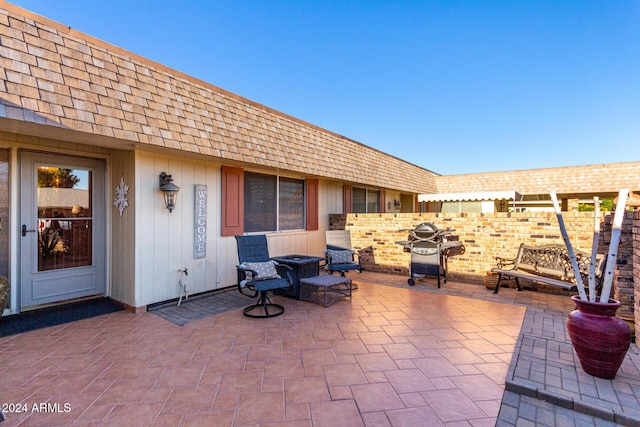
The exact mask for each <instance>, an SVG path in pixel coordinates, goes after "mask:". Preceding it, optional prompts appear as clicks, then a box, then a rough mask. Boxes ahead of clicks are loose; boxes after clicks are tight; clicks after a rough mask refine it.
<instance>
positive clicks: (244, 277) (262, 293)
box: [236, 234, 292, 317]
mask: <svg viewBox="0 0 640 427" xmlns="http://www.w3.org/2000/svg"><path fill="white" fill-rule="evenodd" d="M236 242H237V243H238V260H239V261H240V265H238V266H237V269H238V290H239V291H240V293H241V294H243V295H246V296H248V297H251V298H258V301H257V302H256V303H255V304H253V305H250V306H248V307H246V308H245V309H244V315H245V316H249V317H275V316H279V315H281V314H282V313H284V307H283V306H282V305H280V304H274V303H272V302H271V300H270V299H269V295H268V294H269V292H271V291H273V290H275V289H286V288H288V287H289V286H291V282H292V280H291V270H292V268H291V267H289V266H288V265H284V264H278V263H277V262H275V261H273V260H271V259H270V258H269V248H268V246H267V236H265V235H264V234H261V235H255V236H253V235H252V236H236Z"/></svg>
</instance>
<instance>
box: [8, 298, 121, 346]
mask: <svg viewBox="0 0 640 427" xmlns="http://www.w3.org/2000/svg"><path fill="white" fill-rule="evenodd" d="M121 310H124V308H122V307H121V306H120V305H119V304H117V303H116V302H115V301H113V300H112V299H111V298H99V299H93V300H88V301H81V302H75V303H71V304H65V305H60V306H56V307H47V308H42V309H39V310H33V311H27V312H24V313H20V314H15V315H13V316H5V317H2V318H0V337H8V336H10V335H15V334H20V333H23V332H29V331H34V330H36V329H41V328H47V327H49V326H56V325H62V324H64V323H69V322H75V321H76V320H82V319H88V318H90V317H96V316H101V315H103V314H109V313H115V312H117V311H121Z"/></svg>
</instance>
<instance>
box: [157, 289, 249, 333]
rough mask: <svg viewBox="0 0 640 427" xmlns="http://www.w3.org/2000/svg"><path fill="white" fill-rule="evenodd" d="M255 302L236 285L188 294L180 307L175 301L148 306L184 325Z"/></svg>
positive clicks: (158, 314) (167, 318)
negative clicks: (187, 297)
mask: <svg viewBox="0 0 640 427" xmlns="http://www.w3.org/2000/svg"><path fill="white" fill-rule="evenodd" d="M251 304H255V298H247V296H246V295H243V294H241V293H240V292H238V288H237V287H236V286H231V287H228V288H223V289H218V290H215V291H212V292H207V293H204V294H199V295H194V296H190V297H189V299H186V300H184V299H183V300H182V302H181V303H180V307H178V306H177V301H171V302H168V303H160V304H156V305H153V306H148V307H147V310H148V311H149V312H150V313H153V314H155V315H156V316H160V317H162V318H163V319H165V320H168V321H169V322H171V323H175V324H176V325H179V326H184V325H186V324H187V323H189V322H193V321H195V320H200V319H204V318H205V317H209V316H213V315H215V314H221V313H224V312H227V311H230V310H235V309H238V308H242V307H246V306H248V305H251Z"/></svg>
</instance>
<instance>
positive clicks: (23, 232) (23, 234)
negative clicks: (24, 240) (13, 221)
mask: <svg viewBox="0 0 640 427" xmlns="http://www.w3.org/2000/svg"><path fill="white" fill-rule="evenodd" d="M35 232H36V230H27V226H26V225H25V224H22V237H24V236H26V235H27V233H35Z"/></svg>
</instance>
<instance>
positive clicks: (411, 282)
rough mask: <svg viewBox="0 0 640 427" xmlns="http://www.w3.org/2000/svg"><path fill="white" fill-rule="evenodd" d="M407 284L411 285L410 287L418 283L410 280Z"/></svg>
mask: <svg viewBox="0 0 640 427" xmlns="http://www.w3.org/2000/svg"><path fill="white" fill-rule="evenodd" d="M407 283H408V284H409V286H415V284H416V281H415V280H413V279H409V280H407Z"/></svg>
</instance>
